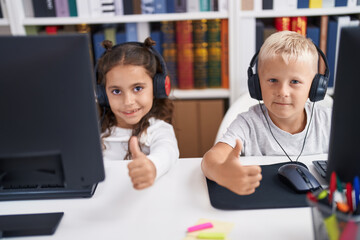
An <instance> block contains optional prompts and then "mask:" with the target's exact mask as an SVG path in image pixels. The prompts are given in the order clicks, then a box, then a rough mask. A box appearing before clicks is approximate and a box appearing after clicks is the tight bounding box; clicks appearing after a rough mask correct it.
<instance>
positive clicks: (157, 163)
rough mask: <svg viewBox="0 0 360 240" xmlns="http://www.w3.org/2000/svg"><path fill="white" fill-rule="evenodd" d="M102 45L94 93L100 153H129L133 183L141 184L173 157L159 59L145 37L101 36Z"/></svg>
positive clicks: (175, 154)
mask: <svg viewBox="0 0 360 240" xmlns="http://www.w3.org/2000/svg"><path fill="white" fill-rule="evenodd" d="M102 45H103V47H104V48H105V49H106V51H105V53H104V54H103V56H102V57H101V58H100V59H99V62H98V83H99V85H100V89H102V90H101V91H100V93H99V90H98V98H99V95H100V97H101V95H103V97H104V98H105V100H99V104H100V106H101V107H102V108H101V109H100V115H101V116H102V117H101V118H102V122H101V133H102V135H101V137H102V141H103V148H104V149H103V154H104V158H105V159H129V160H130V159H132V161H131V162H130V163H129V164H128V169H129V176H130V178H131V181H132V183H133V187H134V188H135V189H144V188H147V187H149V186H151V185H152V184H153V183H154V181H155V179H157V178H159V177H160V176H162V175H164V174H165V173H166V172H167V171H168V170H169V169H170V167H172V166H173V165H174V164H175V162H176V161H177V159H178V158H179V150H178V146H177V141H176V137H175V133H174V129H173V127H172V125H171V121H172V112H173V105H172V102H171V101H170V100H169V99H167V95H168V92H169V88H170V85H169V84H168V81H169V79H168V77H167V76H166V75H167V74H166V66H165V62H164V60H163V59H162V57H161V55H160V54H159V53H157V52H156V50H155V49H154V48H153V47H152V46H153V45H155V42H154V41H153V40H152V39H151V38H147V39H145V41H144V43H138V42H129V43H123V44H119V45H116V46H112V43H111V41H108V40H105V41H103V43H102ZM164 88H165V90H166V91H164V90H163V89H164ZM98 89H99V86H98ZM159 89H160V90H159ZM101 92H103V93H101ZM164 92H166V93H167V94H164Z"/></svg>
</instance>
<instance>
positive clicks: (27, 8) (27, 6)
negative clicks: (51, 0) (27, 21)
mask: <svg viewBox="0 0 360 240" xmlns="http://www.w3.org/2000/svg"><path fill="white" fill-rule="evenodd" d="M22 2H23V6H24V12H25V17H27V18H33V17H34V7H33V2H32V1H29V0H23V1H22ZM0 14H1V11H0Z"/></svg>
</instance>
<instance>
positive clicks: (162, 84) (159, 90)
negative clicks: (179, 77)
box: [153, 73, 170, 99]
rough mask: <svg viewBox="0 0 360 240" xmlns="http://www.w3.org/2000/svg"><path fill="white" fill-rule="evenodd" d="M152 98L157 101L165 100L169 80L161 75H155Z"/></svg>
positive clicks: (168, 90) (168, 92) (167, 93)
mask: <svg viewBox="0 0 360 240" xmlns="http://www.w3.org/2000/svg"><path fill="white" fill-rule="evenodd" d="M153 82H154V96H155V98H158V99H163V98H167V97H168V96H169V94H170V79H169V77H168V76H167V75H165V74H163V73H156V74H155V76H154V78H153Z"/></svg>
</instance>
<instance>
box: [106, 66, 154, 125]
mask: <svg viewBox="0 0 360 240" xmlns="http://www.w3.org/2000/svg"><path fill="white" fill-rule="evenodd" d="M105 88H106V94H107V96H108V99H109V104H110V108H111V111H112V112H113V113H114V115H115V118H116V125H117V126H118V127H122V128H133V126H134V125H135V124H137V123H138V122H139V121H140V120H141V119H142V117H144V116H145V115H146V114H147V113H148V112H149V111H150V109H151V107H152V105H153V98H154V96H153V80H152V78H151V77H150V76H149V75H148V74H147V72H146V70H145V68H144V67H141V66H135V65H117V66H115V67H113V68H112V69H111V70H110V71H108V72H107V74H106V87H105Z"/></svg>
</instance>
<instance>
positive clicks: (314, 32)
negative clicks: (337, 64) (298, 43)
mask: <svg viewBox="0 0 360 240" xmlns="http://www.w3.org/2000/svg"><path fill="white" fill-rule="evenodd" d="M306 37H308V38H310V39H311V40H312V41H313V43H314V44H315V45H316V46H318V47H320V27H318V26H313V25H311V26H308V27H307V29H306Z"/></svg>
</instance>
